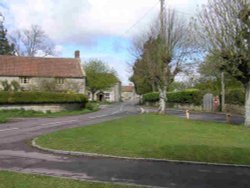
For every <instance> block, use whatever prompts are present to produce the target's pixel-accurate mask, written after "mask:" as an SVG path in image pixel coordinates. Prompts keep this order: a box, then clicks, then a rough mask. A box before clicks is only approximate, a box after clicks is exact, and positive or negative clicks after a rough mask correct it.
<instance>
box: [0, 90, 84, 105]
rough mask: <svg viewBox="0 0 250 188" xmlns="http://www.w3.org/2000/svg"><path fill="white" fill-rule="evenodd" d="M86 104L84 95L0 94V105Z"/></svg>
mask: <svg viewBox="0 0 250 188" xmlns="http://www.w3.org/2000/svg"><path fill="white" fill-rule="evenodd" d="M87 102H88V99H87V98H86V96H85V95H82V94H66V93H50V92H0V104H45V103H46V104H53V103H82V104H83V106H85V104H86V103H87Z"/></svg>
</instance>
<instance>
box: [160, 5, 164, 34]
mask: <svg viewBox="0 0 250 188" xmlns="http://www.w3.org/2000/svg"><path fill="white" fill-rule="evenodd" d="M160 2H161V12H160V20H161V37H162V38H164V31H165V23H164V16H165V15H164V11H165V0H160Z"/></svg>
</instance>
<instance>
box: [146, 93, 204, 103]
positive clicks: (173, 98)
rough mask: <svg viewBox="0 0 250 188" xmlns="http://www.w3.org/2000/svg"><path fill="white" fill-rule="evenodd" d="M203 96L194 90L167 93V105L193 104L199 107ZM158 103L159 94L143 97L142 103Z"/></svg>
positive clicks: (148, 94)
mask: <svg viewBox="0 0 250 188" xmlns="http://www.w3.org/2000/svg"><path fill="white" fill-rule="evenodd" d="M202 97H203V94H202V92H200V91H199V90H196V89H188V90H184V91H179V92H169V93H167V98H168V102H169V103H180V104H195V105H200V104H201V103H202ZM157 101H159V93H158V92H155V93H147V94H144V95H143V102H152V103H153V102H157Z"/></svg>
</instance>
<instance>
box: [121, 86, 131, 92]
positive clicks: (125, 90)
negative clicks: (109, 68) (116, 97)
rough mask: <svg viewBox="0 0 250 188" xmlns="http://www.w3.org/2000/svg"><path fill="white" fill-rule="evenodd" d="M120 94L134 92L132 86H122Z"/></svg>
mask: <svg viewBox="0 0 250 188" xmlns="http://www.w3.org/2000/svg"><path fill="white" fill-rule="evenodd" d="M122 92H134V86H122Z"/></svg>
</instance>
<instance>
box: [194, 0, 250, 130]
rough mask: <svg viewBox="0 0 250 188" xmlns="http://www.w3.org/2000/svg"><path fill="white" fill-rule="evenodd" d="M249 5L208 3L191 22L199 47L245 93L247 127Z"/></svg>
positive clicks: (240, 0) (237, 0) (242, 0)
mask: <svg viewBox="0 0 250 188" xmlns="http://www.w3.org/2000/svg"><path fill="white" fill-rule="evenodd" d="M249 28H250V2H249V0H210V1H209V2H208V4H207V5H206V6H204V7H203V9H202V11H201V12H200V13H199V14H198V16H197V18H196V20H195V29H196V31H197V33H198V34H199V37H200V38H199V39H200V42H202V46H203V47H204V48H205V49H206V50H207V51H208V52H209V53H211V54H213V55H214V56H216V57H217V58H218V59H219V60H220V61H218V62H221V64H220V67H221V69H222V70H223V71H225V72H227V73H229V74H230V75H232V76H233V77H234V78H236V79H237V80H238V81H240V82H241V83H242V84H243V85H244V87H245V91H246V97H245V98H246V103H245V111H246V112H245V125H246V126H250V55H249V54H250V32H249Z"/></svg>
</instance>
